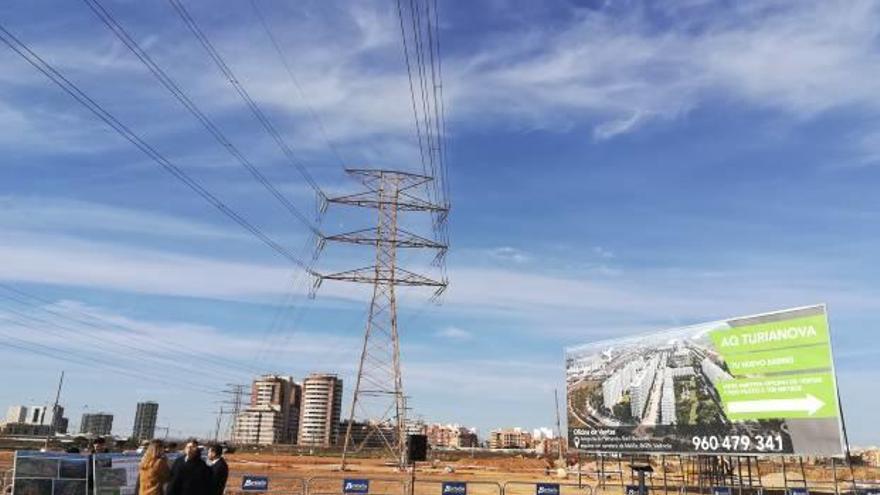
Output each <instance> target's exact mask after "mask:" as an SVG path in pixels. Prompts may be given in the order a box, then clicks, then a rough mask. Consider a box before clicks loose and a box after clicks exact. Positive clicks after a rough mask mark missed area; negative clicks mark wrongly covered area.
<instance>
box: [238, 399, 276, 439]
mask: <svg viewBox="0 0 880 495" xmlns="http://www.w3.org/2000/svg"><path fill="white" fill-rule="evenodd" d="M235 421H236V423H235V438H234V439H233V441H234V442H236V443H243V444H248V445H272V444H276V443H281V442H282V434H283V432H284V431H285V428H284V424H283V418H282V417H281V413H280V412H279V411H278V409H277V408H276V407H273V406H270V405H259V406H249V407H247V408H245V409H244V410H243V411H242V412H241V413H240V414H239V415H238V417H237V418H236V420H235Z"/></svg>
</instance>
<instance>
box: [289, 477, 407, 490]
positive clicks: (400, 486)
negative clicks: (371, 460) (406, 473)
mask: <svg viewBox="0 0 880 495" xmlns="http://www.w3.org/2000/svg"><path fill="white" fill-rule="evenodd" d="M362 481H367V484H366V488H365V489H362V487H360V486H354V485H360V482H362ZM347 485H349V486H348V487H347ZM306 490H307V492H308V495H343V494H345V495H407V494H408V493H409V492H408V490H407V483H406V481H405V480H402V479H399V478H391V477H376V476H346V477H332V476H315V477H312V478H309V479H308V480H306Z"/></svg>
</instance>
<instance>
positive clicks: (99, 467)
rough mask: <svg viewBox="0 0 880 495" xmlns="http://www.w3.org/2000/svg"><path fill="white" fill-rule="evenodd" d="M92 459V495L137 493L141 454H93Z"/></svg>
mask: <svg viewBox="0 0 880 495" xmlns="http://www.w3.org/2000/svg"><path fill="white" fill-rule="evenodd" d="M92 459H93V462H94V470H95V471H94V472H95V486H94V488H95V493H94V495H134V494H135V493H136V492H137V479H138V467H139V466H140V463H141V454H136V453H129V454H123V453H112V454H95V455H93V456H92Z"/></svg>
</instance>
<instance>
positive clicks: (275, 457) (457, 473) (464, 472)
mask: <svg viewBox="0 0 880 495" xmlns="http://www.w3.org/2000/svg"><path fill="white" fill-rule="evenodd" d="M12 459H13V453H12V452H10V451H0V477H2V473H5V472H7V471H9V470H10V469H11V468H12ZM340 461H341V459H340V458H338V457H318V456H306V455H290V454H270V453H235V454H229V455H227V462H229V465H230V471H231V473H230V484H229V485H228V486H229V488H230V489H232V488H234V487H235V483H237V481H238V480H240V479H241V475H243V474H257V475H259V474H265V475H269V476H271V478H270V479H271V480H273V481H272V483H273V487H274V489H273V490H272V491H276V490H284V491H285V492H301V481H299V480H305V479H313V483H312V486H313V487H315V488H314V489H313V493H316V494H330V493H334V492H335V493H339V492H340V486H339V483H340V482H341V478H359V477H360V478H370V479H371V480H376V481H375V483H374V485H373V486H380V485H378V483H385V484H386V485H385V486H384V487H383V488H381V489H380V492H381V493H383V494H386V495H398V494H400V495H403V490H402V481H403V480H408V479H409V475H408V474H405V473H401V472H398V471H397V470H396V469H395V468H394V467H392V466H389V465H387V464H386V463H385V462H383V461H382V460H380V459H351V460H350V461H349V463H348V469H347V470H346V471H345V472H344V473H343V472H340V471H339V466H340ZM547 468H548V464H547V461H545V460H543V459H538V458H533V457H525V456H511V457H496V458H469V457H463V458H459V459H457V460H452V461H449V460H444V461H439V460H438V461H433V462H427V463H423V464H420V465H419V468H418V473H417V477H418V478H417V479H418V480H419V481H418V482H417V484H416V493H417V495H439V492H440V490H439V485H438V484H437V483H435V482H436V481H439V480H446V481H453V480H454V481H467V482H469V483H470V484H469V485H468V495H492V494H497V493H499V490H498V487H499V486H500V485H502V484H503V483H504V482H508V481H513V482H516V481H522V482H527V483H528V482H531V483H534V482H538V481H544V482H555V483H563V484H565V483H572V484H575V483H577V481H578V479H577V475H576V474H575V469H574V468H571V469H570V470H569V474H568V475H567V477H565V478H563V477H561V476H559V475H558V474H557V472H556V470H555V469H551V470H548V469H547ZM655 470H656V471H655V473H654V478H653V480H652V481H653V483H652V486H654V490H655V491H657V492H659V491H662V490H663V474H662V471H660V470H659V466H655ZM597 471H598V470H597V466H596V464H595V463H594V462H585V463H583V464H582V465H581V472H582V481H583V483H584V484H588V485H590V486H593V487H596V485H598V483H599V479H598V477H597V475H596V473H597ZM677 471H678V468H677V467H674V466H672V467H670V468H669V472H668V473H667V475H668V482H669V485H670V486H671V485H678V484H679V483H680V477H678V478H676V475H677V474H679V472H677ZM781 471H782V466H781V464H780V463H779V462H762V465H761V484H762V485H763V486H764V487H766V488H775V487H778V488H781V487H783V485H784V483H783V476H782V472H781ZM806 475H807V479H808V484H809V485H810V486H811V487H813V488H814V491H817V490H822V491H828V492H833V484H832V479H833V473H832V471H831V469H830V468H829V467H820V466H807V467H806ZM788 477H789V479H799V478H800V477H801V476H800V471H799V469H794V468H793V467H792V466H789V468H788ZM853 477H855V479H857V480H860V481H866V482H872V483H877V482H878V480H880V470H878V469H876V468H866V467H856V468H854V469H853V471H852V472H851V471H850V470H849V469H848V468H845V467H842V466H838V467H837V478H838V481H839V483H841V489H842V490H843V489H849V488H851V486H852V481H851V480H852V479H853ZM621 478H623V482H624V483H626V484H629V483H632V482H633V480H631V479H630V474H629V469H628V467H626V465H624V473H623V476H620V475H619V474H609V475H606V483H607V484H609V485H613V486H608V487H607V488H606V489H605V490H598V489H597V490H595V492H596V493H609V494H619V493H620V491H621V488H620V483H621ZM382 480H388V481H382ZM371 482H372V481H371ZM756 484H757V479H756ZM596 488H598V487H596ZM572 490H573V488H571V489H569V488H565V489H563V494H562V495H566V492H570V493H573V492H572ZM371 491H373V488H371ZM534 493H535V488H534V485H516V484H515V483H514V484H513V485H511V486H510V489H509V490H507V493H506V495H534ZM669 493H673V492H672V491H670V492H669Z"/></svg>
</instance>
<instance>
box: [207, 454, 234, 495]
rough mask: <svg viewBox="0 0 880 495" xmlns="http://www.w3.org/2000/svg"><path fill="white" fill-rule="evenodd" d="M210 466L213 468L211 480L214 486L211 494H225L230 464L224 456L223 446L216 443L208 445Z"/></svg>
mask: <svg viewBox="0 0 880 495" xmlns="http://www.w3.org/2000/svg"><path fill="white" fill-rule="evenodd" d="M208 466H209V467H210V468H211V482H212V483H213V486H214V491H213V492H212V493H211V495H223V492H224V491H225V490H226V480H227V479H229V466H228V465H227V464H226V459H224V458H223V447H222V446H220V445H218V444H216V443H215V444H213V445H211V446H210V447H208Z"/></svg>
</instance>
